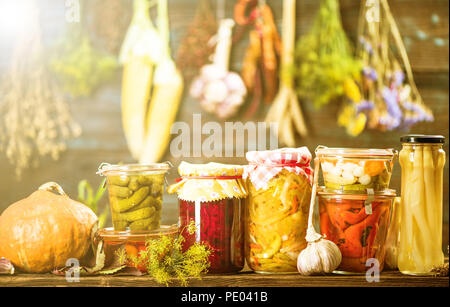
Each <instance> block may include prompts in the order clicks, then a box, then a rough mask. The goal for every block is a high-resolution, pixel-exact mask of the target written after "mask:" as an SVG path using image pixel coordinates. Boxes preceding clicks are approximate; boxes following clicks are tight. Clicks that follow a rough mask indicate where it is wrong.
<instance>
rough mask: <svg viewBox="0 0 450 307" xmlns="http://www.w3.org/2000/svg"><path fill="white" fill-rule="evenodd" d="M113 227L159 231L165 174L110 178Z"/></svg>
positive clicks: (117, 228)
mask: <svg viewBox="0 0 450 307" xmlns="http://www.w3.org/2000/svg"><path fill="white" fill-rule="evenodd" d="M108 183H109V191H110V205H111V211H112V220H113V226H114V228H115V229H116V230H126V229H127V228H129V229H130V230H152V229H156V228H159V227H160V219H161V208H162V194H163V192H164V173H161V174H159V173H158V174H148V175H138V174H136V175H131V174H130V175H128V176H110V177H108Z"/></svg>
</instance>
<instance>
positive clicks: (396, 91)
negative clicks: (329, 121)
mask: <svg viewBox="0 0 450 307" xmlns="http://www.w3.org/2000/svg"><path fill="white" fill-rule="evenodd" d="M366 1H367V0H363V1H362V4H361V14H360V17H359V18H360V20H359V35H358V37H359V42H358V50H357V57H358V58H359V59H360V60H361V61H362V63H363V69H362V76H361V82H360V83H361V84H360V88H361V96H362V99H361V101H360V102H358V101H352V102H351V103H348V104H346V105H345V106H344V107H343V108H342V110H341V114H340V115H339V119H338V121H339V124H340V125H341V126H344V127H347V129H348V128H349V127H351V126H354V125H355V123H356V122H357V121H359V124H358V126H359V127H358V128H357V129H356V133H355V135H358V134H359V133H360V132H362V131H363V130H364V129H365V127H366V126H367V128H369V129H378V130H381V131H390V130H394V129H409V128H410V127H411V126H413V125H414V124H416V123H419V122H422V121H433V119H434V118H433V114H432V112H431V110H430V109H429V108H428V107H427V106H426V105H425V104H424V102H423V101H422V98H421V96H420V94H419V91H418V89H417V87H416V84H415V82H414V78H413V73H412V69H411V64H410V62H409V59H408V55H407V52H406V49H405V46H404V44H403V41H402V38H401V35H400V32H399V30H398V27H397V24H396V22H395V19H394V17H393V15H392V13H391V10H390V8H389V4H388V2H387V0H381V1H380V16H379V17H380V20H379V22H376V21H372V20H371V19H370V18H367V16H370V14H369V13H370V12H368V10H369V9H371V6H369V5H367V3H366ZM392 43H393V44H392ZM391 45H393V46H395V49H396V50H397V51H398V53H395V52H394V49H393V48H392V47H393V46H391ZM397 54H398V55H399V57H397ZM402 66H403V67H402ZM362 117H364V118H367V125H366V121H361V120H360V119H361V118H362Z"/></svg>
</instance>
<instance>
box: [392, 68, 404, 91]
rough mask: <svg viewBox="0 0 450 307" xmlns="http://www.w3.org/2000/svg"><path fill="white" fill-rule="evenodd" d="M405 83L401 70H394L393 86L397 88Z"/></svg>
mask: <svg viewBox="0 0 450 307" xmlns="http://www.w3.org/2000/svg"><path fill="white" fill-rule="evenodd" d="M404 81H405V74H404V73H403V71H401V70H396V71H395V72H394V84H395V86H397V87H399V86H401V85H402V84H403V82H404Z"/></svg>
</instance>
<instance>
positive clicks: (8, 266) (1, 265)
mask: <svg viewBox="0 0 450 307" xmlns="http://www.w3.org/2000/svg"><path fill="white" fill-rule="evenodd" d="M0 274H9V275H13V274H14V265H13V264H12V263H11V261H9V260H8V259H6V258H3V257H2V258H0Z"/></svg>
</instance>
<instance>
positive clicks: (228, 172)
mask: <svg viewBox="0 0 450 307" xmlns="http://www.w3.org/2000/svg"><path fill="white" fill-rule="evenodd" d="M243 172H244V167H243V166H240V165H229V164H220V163H208V164H191V163H187V162H181V163H180V166H179V167H178V173H179V174H180V176H181V180H180V181H179V182H177V183H175V184H172V185H171V186H170V187H169V188H168V189H167V191H168V192H169V193H170V194H172V193H175V192H177V194H178V198H179V199H182V200H185V201H200V202H208V201H216V200H221V199H226V198H245V197H247V191H246V189H245V185H244V182H243V180H242V174H243Z"/></svg>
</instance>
